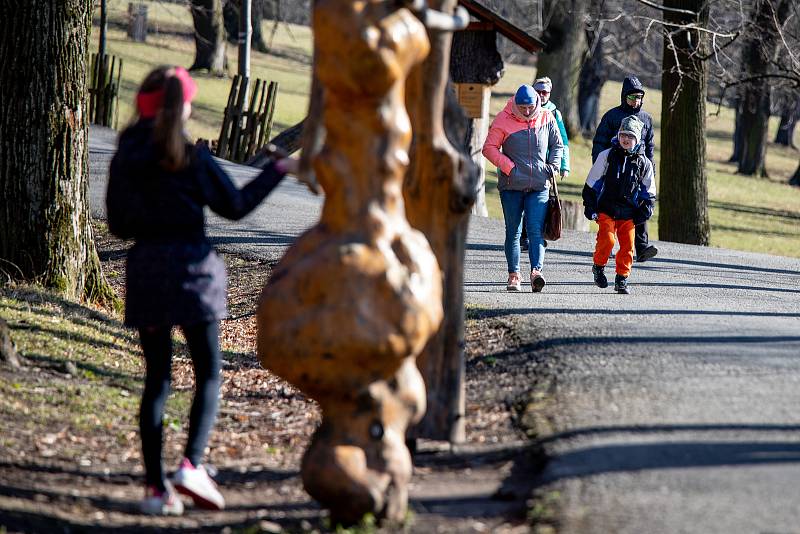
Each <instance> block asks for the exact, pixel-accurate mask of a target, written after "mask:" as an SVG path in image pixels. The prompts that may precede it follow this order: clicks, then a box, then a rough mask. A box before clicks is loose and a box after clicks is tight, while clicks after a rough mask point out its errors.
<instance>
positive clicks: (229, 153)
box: [217, 74, 278, 162]
mask: <svg viewBox="0 0 800 534" xmlns="http://www.w3.org/2000/svg"><path fill="white" fill-rule="evenodd" d="M248 89H250V80H249V79H248V78H245V77H243V76H240V75H238V74H237V75H236V76H234V78H233V82H232V83H231V91H230V94H229V95H228V104H227V106H226V107H225V117H224V118H223V120H222V130H221V131H220V134H219V140H218V141H217V157H220V158H223V159H228V160H231V161H238V162H244V161H247V160H249V159H251V158H252V157H253V155H254V154H255V153H256V152H257V151H258V149H259V148H261V147H262V146H264V145H265V144H266V143H267V142H268V141H269V135H270V131H271V130H272V120H273V117H274V115H275V101H276V100H277V97H278V82H266V81H263V80H259V79H256V80H255V83H254V84H253V85H252V91H251V92H250V98H249V105H247V106H245V104H248V98H247V95H248Z"/></svg>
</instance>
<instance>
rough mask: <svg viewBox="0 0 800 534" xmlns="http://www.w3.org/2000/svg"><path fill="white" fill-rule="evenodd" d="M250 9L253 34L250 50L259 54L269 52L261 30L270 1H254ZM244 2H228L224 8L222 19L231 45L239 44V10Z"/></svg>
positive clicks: (229, 0)
mask: <svg viewBox="0 0 800 534" xmlns="http://www.w3.org/2000/svg"><path fill="white" fill-rule="evenodd" d="M252 1H253V3H252V5H251V7H250V20H251V25H252V30H253V33H252V35H251V36H250V48H252V49H254V50H258V51H259V52H264V53H266V52H269V47H268V46H267V43H266V42H264V33H263V32H262V30H261V23H262V22H263V20H264V12H265V11H266V10H267V6H266V2H267V1H268V0H252ZM241 2H242V0H228V1H227V2H225V6H224V7H223V8H222V18H223V21H224V24H225V35H226V37H227V39H228V42H229V43H238V42H239V8H240V6H241V5H242V3H241Z"/></svg>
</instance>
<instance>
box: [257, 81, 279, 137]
mask: <svg viewBox="0 0 800 534" xmlns="http://www.w3.org/2000/svg"><path fill="white" fill-rule="evenodd" d="M279 87H280V86H279V84H278V82H269V96H268V97H267V111H266V114H265V115H266V117H265V119H264V122H263V123H262V124H263V125H262V129H261V134H262V137H263V139H264V140H265V141H266V140H267V139H269V136H270V133H271V132H272V121H273V119H274V118H275V106H277V103H278V88H279ZM263 144H264V143H263V142H261V143H260V145H263Z"/></svg>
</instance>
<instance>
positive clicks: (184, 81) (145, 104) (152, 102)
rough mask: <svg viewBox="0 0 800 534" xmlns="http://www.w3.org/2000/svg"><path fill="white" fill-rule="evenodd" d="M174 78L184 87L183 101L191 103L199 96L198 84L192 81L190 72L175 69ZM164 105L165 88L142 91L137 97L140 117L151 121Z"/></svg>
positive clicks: (180, 68) (179, 68)
mask: <svg viewBox="0 0 800 534" xmlns="http://www.w3.org/2000/svg"><path fill="white" fill-rule="evenodd" d="M174 71H175V74H174V76H175V77H176V78H178V80H180V82H181V86H182V87H183V101H184V102H191V101H192V100H193V99H194V97H195V95H196V94H197V83H195V81H194V80H193V79H192V76H191V75H190V74H189V71H187V70H186V69H184V68H183V67H175V69H174ZM163 104H164V88H163V87H162V88H160V89H156V90H154V91H148V92H146V93H142V92H141V91H140V92H139V93H138V94H137V95H136V107H137V108H138V109H139V115H140V116H141V117H142V118H143V119H151V118H153V117H155V116H156V114H157V113H158V110H159V109H161V107H162V105H163Z"/></svg>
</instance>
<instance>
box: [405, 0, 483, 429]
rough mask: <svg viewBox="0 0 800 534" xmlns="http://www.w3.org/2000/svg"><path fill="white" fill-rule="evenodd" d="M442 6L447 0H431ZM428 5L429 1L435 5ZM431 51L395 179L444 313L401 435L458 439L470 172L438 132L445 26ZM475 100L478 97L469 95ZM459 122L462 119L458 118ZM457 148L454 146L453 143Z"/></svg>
mask: <svg viewBox="0 0 800 534" xmlns="http://www.w3.org/2000/svg"><path fill="white" fill-rule="evenodd" d="M438 3H439V4H442V9H443V10H444V11H446V12H448V11H449V12H451V13H452V11H453V9H454V7H455V1H451V0H444V1H441V0H440V1H439V2H438ZM429 7H432V8H434V9H435V8H436V7H437V6H436V5H435V4H433V5H432V4H429ZM428 37H429V39H430V41H431V52H430V54H429V55H428V58H427V59H426V60H425V62H424V63H423V64H422V65H420V66H418V67H416V68H415V69H414V71H412V74H411V76H410V77H409V79H408V82H407V84H406V87H407V101H408V102H409V112H410V114H411V121H412V128H413V131H414V139H413V141H412V144H411V165H410V167H409V171H408V174H407V176H406V180H405V182H404V183H403V196H404V197H405V200H406V213H407V215H408V220H409V222H410V223H411V225H412V226H413V227H414V228H417V229H419V230H421V231H422V232H423V233H424V234H425V236H426V237H427V238H428V241H429V242H430V244H431V248H433V251H434V253H435V254H436V259H437V260H438V262H439V267H440V268H441V269H442V272H443V275H444V293H443V295H442V306H443V308H444V310H445V319H444V322H443V323H442V326H441V327H440V328H439V330H438V331H437V333H436V335H435V336H434V337H433V338H431V340H430V341H429V342H428V344H427V345H426V346H425V350H424V351H423V352H422V354H420V356H419V358H418V359H417V365H418V366H419V368H420V371H421V372H422V376H423V378H424V379H425V386H426V391H427V393H428V399H427V402H428V408H427V410H426V413H425V417H424V418H423V420H422V421H421V422H420V423H419V424H418V425H417V426H415V427H414V428H413V429H412V430H411V432H410V433H409V438H411V439H415V438H428V439H438V440H447V441H450V442H452V443H459V442H463V441H464V440H465V436H466V431H465V418H464V415H465V390H464V387H465V384H464V373H465V364H464V353H463V347H464V322H463V319H464V315H463V313H464V286H463V282H464V272H463V266H464V251H465V243H466V235H467V224H468V221H469V211H470V206H471V205H472V202H473V201H474V200H475V196H476V186H477V183H476V178H477V172H471V171H473V170H474V166H472V165H471V162H470V160H469V159H468V156H467V155H466V154H462V153H460V152H459V150H458V149H456V148H455V147H453V145H452V144H451V143H450V141H449V140H448V138H447V136H446V131H445V124H444V117H445V116H446V115H447V113H446V112H445V96H446V94H447V93H446V87H447V81H448V74H447V73H448V63H449V61H450V44H451V40H452V34H451V33H444V32H438V31H434V32H429V36H428ZM477 105H478V107H480V105H481V103H480V102H477ZM463 120H464V121H465V122H466V119H463ZM459 148H462V147H459Z"/></svg>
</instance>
